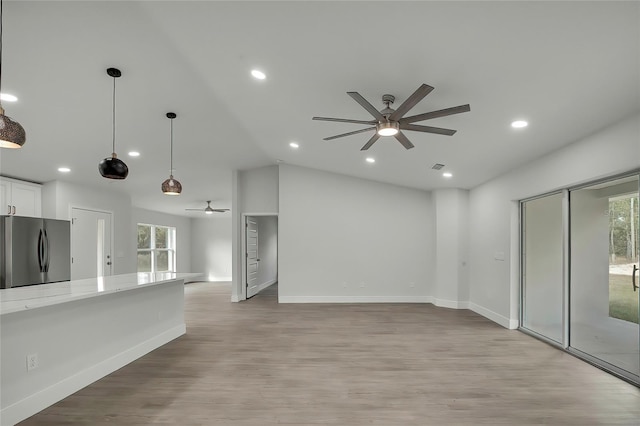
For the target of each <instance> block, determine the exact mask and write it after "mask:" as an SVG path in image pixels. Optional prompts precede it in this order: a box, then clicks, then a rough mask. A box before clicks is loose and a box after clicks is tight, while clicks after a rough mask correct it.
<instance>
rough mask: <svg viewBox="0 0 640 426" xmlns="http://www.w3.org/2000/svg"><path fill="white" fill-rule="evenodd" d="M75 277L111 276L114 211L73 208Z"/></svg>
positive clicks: (72, 268)
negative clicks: (112, 213) (112, 212)
mask: <svg viewBox="0 0 640 426" xmlns="http://www.w3.org/2000/svg"><path fill="white" fill-rule="evenodd" d="M71 217H72V220H71V279H72V280H80V279H84V278H94V277H101V276H107V275H111V273H112V266H113V261H112V256H111V247H112V242H111V223H112V217H111V213H107V212H101V211H94V210H87V209H80V208H75V207H74V208H72V209H71Z"/></svg>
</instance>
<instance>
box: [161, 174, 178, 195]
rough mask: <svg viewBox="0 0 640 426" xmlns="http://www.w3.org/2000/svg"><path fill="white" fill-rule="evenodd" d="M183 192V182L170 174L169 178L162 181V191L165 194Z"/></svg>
mask: <svg viewBox="0 0 640 426" xmlns="http://www.w3.org/2000/svg"><path fill="white" fill-rule="evenodd" d="M181 192H182V184H181V183H180V182H178V181H177V180H175V179H174V178H173V175H170V176H169V179H167V180H165V181H164V182H162V193H163V194H165V195H180V193H181Z"/></svg>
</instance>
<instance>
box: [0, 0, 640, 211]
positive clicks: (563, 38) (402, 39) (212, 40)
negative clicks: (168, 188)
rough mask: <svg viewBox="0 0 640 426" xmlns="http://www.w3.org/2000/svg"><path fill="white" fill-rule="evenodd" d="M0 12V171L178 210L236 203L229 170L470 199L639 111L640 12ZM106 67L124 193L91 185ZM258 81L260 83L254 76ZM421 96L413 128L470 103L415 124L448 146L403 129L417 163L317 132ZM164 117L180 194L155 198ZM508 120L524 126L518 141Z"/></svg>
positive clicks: (286, 8)
mask: <svg viewBox="0 0 640 426" xmlns="http://www.w3.org/2000/svg"><path fill="white" fill-rule="evenodd" d="M4 15H5V16H4V51H3V64H2V66H3V71H4V73H3V75H2V84H3V87H2V89H3V92H7V93H12V94H14V95H16V96H18V98H19V100H18V102H15V103H9V102H4V103H3V105H4V107H5V109H6V113H7V115H9V116H10V117H12V118H14V119H15V120H17V121H19V122H20V123H21V124H22V125H23V126H24V128H25V129H26V131H27V138H28V141H27V144H26V145H25V146H24V147H23V148H22V149H21V150H2V151H0V168H1V170H0V173H2V174H3V175H8V176H14V177H18V178H24V179H29V180H33V181H38V182H46V181H50V180H65V181H72V182H76V183H79V184H83V185H90V186H93V187H96V188H97V189H100V188H109V189H111V190H115V191H122V192H126V193H128V194H130V195H131V197H132V200H133V203H134V205H136V206H139V207H143V208H148V209H152V210H157V211H163V212H167V213H172V214H185V212H184V209H185V208H187V207H199V206H204V201H205V200H214V203H213V204H214V207H217V208H225V207H230V204H231V201H230V199H231V171H232V170H234V169H238V170H245V169H251V168H255V167H261V166H266V165H272V164H276V163H277V162H279V161H283V162H285V163H289V164H296V165H300V166H305V167H312V168H317V169H322V170H327V171H331V172H337V173H343V174H347V175H352V176H357V177H362V178H366V179H372V180H376V181H381V182H388V183H392V184H397V185H402V186H408V187H414V188H420V189H425V190H431V189H435V188H442V187H459V188H473V187H474V186H476V185H478V184H480V183H482V182H485V181H487V180H489V179H491V178H493V177H495V176H497V175H500V174H502V173H504V172H506V171H508V170H510V169H512V168H514V167H518V166H519V165H522V164H524V163H526V162H528V161H530V160H532V159H534V158H537V157H540V156H542V155H545V154H546V153H549V152H551V151H553V150H556V149H558V148H560V147H562V146H564V145H566V144H569V143H571V142H573V141H576V140H579V139H581V138H583V137H584V136H586V135H589V134H591V133H593V132H594V131H597V130H598V129H600V128H602V127H605V126H607V125H609V124H612V123H614V122H616V121H618V120H621V119H623V118H626V117H628V116H630V115H632V114H634V113H637V112H638V111H639V110H640V69H639V64H640V3H638V2H610V1H604V2H591V1H589V2H502V1H500V2H483V1H471V2H444V1H443V2H435V1H428V2H427V1H425V2H415V1H413V2H397V1H393V2H379V1H370V2H369V1H357V2H346V1H336V2H329V1H319V2H271V1H257V2H244V1H233V2H219V1H201V2H188V1H173V2H171V1H167V2H164V1H163V2H160V1H157V2H156V1H144V2H132V1H118V2H113V1H111V2H96V1H72V2H58V1H44V2H36V1H6V2H5V5H4ZM111 66H113V67H117V68H119V69H120V70H121V71H122V74H123V75H122V78H120V79H118V81H117V139H116V150H117V152H118V154H119V157H120V158H122V159H123V160H124V161H125V162H126V163H127V164H128V165H129V168H130V174H129V177H128V178H127V179H126V180H125V181H109V180H106V179H104V178H102V177H100V175H99V174H98V171H97V164H98V162H99V161H100V160H101V159H102V158H104V157H107V156H109V155H110V154H111V125H112V122H111V96H112V85H113V81H112V79H111V78H110V77H109V76H107V74H106V71H105V70H106V68H108V67H111ZM256 68H257V69H260V70H262V71H264V72H265V73H266V75H267V78H266V79H265V80H262V81H259V80H255V79H254V78H252V77H251V75H250V71H251V70H252V69H256ZM422 83H426V84H429V85H431V86H433V87H435V90H434V91H433V92H432V93H431V94H429V95H428V96H427V97H426V98H425V99H424V100H422V101H421V102H420V103H419V104H417V106H416V107H415V108H413V109H412V110H411V112H410V115H413V114H419V113H423V112H428V111H432V110H438V109H443V108H447V107H452V106H456V105H461V104H467V103H469V104H470V105H471V111H470V112H468V113H464V114H458V115H453V116H449V117H444V118H438V119H434V120H430V121H429V122H424V123H418V124H428V125H431V126H438V127H445V128H452V129H456V130H457V131H458V132H457V133H456V134H455V135H454V136H451V137H449V136H440V135H433V134H426V133H415V132H407V136H408V137H409V138H410V139H411V141H412V142H413V143H414V144H415V148H413V149H411V150H405V149H404V148H403V147H402V146H401V145H400V144H399V143H397V142H396V141H395V139H393V138H383V139H381V140H380V141H378V142H377V143H376V145H374V146H373V147H372V148H371V149H370V150H369V151H367V152H361V151H360V148H361V147H362V145H364V143H365V142H366V141H367V140H368V138H369V135H368V134H359V135H353V136H348V137H345V138H341V139H337V140H333V141H323V140H322V139H323V138H324V137H327V136H331V135H335V134H339V133H345V132H349V131H352V130H357V129H360V128H362V126H359V125H356V124H345V123H332V122H319V121H312V120H311V117H313V116H327V117H346V118H353V119H357V120H370V119H371V117H370V116H369V115H368V113H367V112H366V111H365V110H364V109H363V108H362V107H361V106H360V105H358V104H357V103H356V102H354V100H353V99H351V98H350V97H349V96H347V94H346V92H348V91H356V92H359V93H360V94H361V95H362V96H364V97H365V98H366V99H368V100H369V101H370V102H371V103H372V104H373V105H374V106H376V107H378V108H379V109H382V108H383V107H384V105H383V104H382V102H381V97H382V95H383V94H386V93H389V94H392V95H395V97H396V104H395V106H396V107H397V106H398V105H399V104H400V103H402V101H404V99H406V98H407V97H408V96H409V95H410V94H411V93H413V91H414V90H416V89H417V88H418V86H419V85H420V84H422ZM169 111H173V112H175V113H177V115H178V116H177V118H176V119H175V121H174V169H175V171H174V175H175V177H176V178H177V179H178V180H180V181H181V182H182V185H183V187H184V190H183V194H182V195H181V196H180V197H167V196H164V195H162V193H161V191H160V184H161V183H162V181H163V180H164V179H166V178H167V177H168V174H169V120H168V119H167V118H166V117H165V114H166V113H167V112H169ZM516 119H525V120H527V121H528V122H529V123H530V124H529V126H528V127H527V128H525V129H519V130H517V129H513V128H511V127H510V123H511V121H513V120H516ZM292 141H295V142H297V143H298V144H299V145H300V147H299V148H298V149H295V150H294V149H292V148H290V147H289V143H290V142H292ZM131 150H136V151H139V152H140V153H141V156H140V157H138V158H130V157H128V156H127V152H129V151H131ZM365 157H373V158H375V160H376V162H375V163H374V164H370V163H367V162H365V161H364V160H365ZM435 163H442V164H445V169H443V171H444V170H447V171H450V172H451V173H452V174H453V177H452V178H450V179H444V178H443V177H442V174H441V173H442V171H439V172H438V171H435V170H432V169H431V167H432V165H433V164H435ZM60 166H67V167H69V168H71V170H72V171H71V172H70V173H68V174H61V173H59V172H58V171H57V168H58V167H60ZM190 215H191V214H190Z"/></svg>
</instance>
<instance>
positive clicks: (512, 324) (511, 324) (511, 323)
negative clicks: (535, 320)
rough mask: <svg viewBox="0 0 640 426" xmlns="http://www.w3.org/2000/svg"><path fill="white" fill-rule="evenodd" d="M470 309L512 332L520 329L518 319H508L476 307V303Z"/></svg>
mask: <svg viewBox="0 0 640 426" xmlns="http://www.w3.org/2000/svg"><path fill="white" fill-rule="evenodd" d="M469 309H471V310H472V311H473V312H475V313H477V314H480V315H482V316H483V317H485V318H488V319H490V320H491V321H493V322H495V323H498V324H500V325H501V326H503V327H504V328H508V329H510V330H515V329H516V328H518V325H519V324H518V320H517V319H512V318H507V317H505V316H504V315H500V314H498V313H496V312H493V311H492V310H489V309H487V308H485V307H482V306H480V305H476V304H475V303H469Z"/></svg>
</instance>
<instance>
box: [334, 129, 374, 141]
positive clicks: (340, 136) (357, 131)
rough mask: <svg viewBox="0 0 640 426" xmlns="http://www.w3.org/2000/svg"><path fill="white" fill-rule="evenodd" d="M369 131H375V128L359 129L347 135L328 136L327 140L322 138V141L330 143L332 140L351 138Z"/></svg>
mask: <svg viewBox="0 0 640 426" xmlns="http://www.w3.org/2000/svg"><path fill="white" fill-rule="evenodd" d="M369 130H375V127H367V128H366V129H360V130H356V131H353V132H349V133H343V134H341V135H335V136H330V137H328V138H324V139H323V140H325V141H330V140H333V139H338V138H342V137H344V136H351V135H356V134H358V133H363V132H368V131H369Z"/></svg>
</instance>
